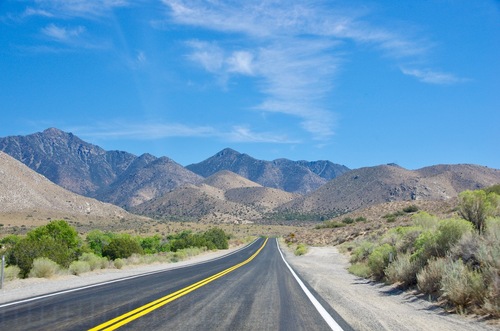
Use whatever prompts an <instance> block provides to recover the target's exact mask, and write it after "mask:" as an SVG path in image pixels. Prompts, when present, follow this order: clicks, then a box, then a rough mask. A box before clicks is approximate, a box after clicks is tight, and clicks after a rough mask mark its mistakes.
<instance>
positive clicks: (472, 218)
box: [458, 190, 500, 233]
mask: <svg viewBox="0 0 500 331" xmlns="http://www.w3.org/2000/svg"><path fill="white" fill-rule="evenodd" d="M499 206H500V196H499V195H498V194H496V193H494V192H491V193H486V192H485V191H483V190H477V191H468V190H467V191H463V192H461V193H460V194H459V195H458V212H459V213H460V216H462V217H463V218H464V219H466V220H467V221H469V222H471V223H472V224H473V225H474V227H475V228H476V230H477V231H478V232H479V233H482V232H483V231H484V226H485V222H486V219H487V218H488V217H492V216H495V215H496V214H498V212H499V211H498V207H499Z"/></svg>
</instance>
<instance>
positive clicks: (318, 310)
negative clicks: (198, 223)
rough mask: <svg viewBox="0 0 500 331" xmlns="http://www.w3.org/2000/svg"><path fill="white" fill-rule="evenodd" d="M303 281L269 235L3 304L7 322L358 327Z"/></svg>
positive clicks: (43, 326) (1, 321) (0, 309)
mask: <svg viewBox="0 0 500 331" xmlns="http://www.w3.org/2000/svg"><path fill="white" fill-rule="evenodd" d="M299 282H300V281H299ZM299 282H298V281H297V279H296V278H295V277H294V275H293V272H292V271H291V269H290V268H289V267H288V266H287V263H286V262H285V261H284V259H283V258H282V255H281V253H280V251H279V248H278V245H277V241H276V240H275V239H270V240H265V239H262V238H261V239H258V240H257V241H255V242H254V243H252V244H251V245H249V246H247V247H245V248H244V249H241V250H239V251H236V252H235V253H232V254H229V255H226V256H224V257H222V258H219V259H215V260H211V261H208V262H205V263H200V264H197V265H191V266H187V267H183V268H179V269H173V270H168V271H162V272H156V273H152V274H147V275H143V276H141V277H133V278H130V279H125V280H120V281H118V282H111V283H104V284H102V285H99V286H92V287H88V288H82V289H78V290H75V291H70V292H68V291H66V292H65V293H61V294H55V295H51V296H48V297H41V298H34V299H32V300H23V301H21V302H18V303H15V302H13V303H8V304H3V305H0V329H1V330H114V329H120V330H332V329H333V330H346V331H347V330H351V328H350V326H349V325H347V324H346V323H345V322H344V321H343V320H342V319H341V318H340V317H339V316H338V315H337V314H336V313H335V311H333V309H332V308H331V307H330V306H329V305H328V304H327V303H326V302H324V301H323V300H322V299H321V298H320V297H319V296H318V295H317V294H316V293H315V292H314V291H313V290H312V289H311V288H310V287H309V286H307V284H306V292H308V291H309V292H312V294H311V293H309V296H314V298H312V301H311V299H310V298H309V297H308V296H307V295H306V293H305V292H304V290H303V288H302V287H301V286H300V285H299ZM316 299H317V300H319V301H315V300H316Z"/></svg>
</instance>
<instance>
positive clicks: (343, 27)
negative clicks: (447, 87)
mask: <svg viewBox="0 0 500 331" xmlns="http://www.w3.org/2000/svg"><path fill="white" fill-rule="evenodd" d="M163 3H164V4H165V5H166V6H167V7H168V8H169V13H170V14H169V15H170V17H169V18H170V20H171V21H173V22H174V23H177V24H183V25H189V26H196V27H201V28H204V29H208V30H212V31H219V32H223V33H226V34H227V35H228V36H232V37H233V39H232V40H233V41H234V43H225V44H216V43H215V42H213V41H210V40H196V41H189V43H188V45H189V46H190V48H191V53H190V55H189V59H191V60H192V61H195V62H197V63H199V64H200V65H201V66H202V67H203V68H204V69H205V70H207V71H208V72H210V73H212V74H215V75H217V76H218V77H224V81H225V80H227V79H230V78H231V77H232V76H234V75H236V74H238V75H247V76H252V77H254V78H255V81H256V84H257V86H258V87H259V88H260V91H261V92H262V94H263V95H264V98H263V100H262V102H261V103H260V104H257V105H255V107H254V109H258V110H261V111H265V112H276V113H282V114H287V115H290V116H295V117H297V118H299V119H300V123H301V125H302V128H303V129H304V130H305V131H307V132H309V133H310V134H311V135H312V136H313V138H315V139H317V140H328V139H329V138H330V137H331V136H332V135H333V134H334V128H335V125H336V116H335V112H334V109H331V108H330V107H329V106H328V104H327V103H326V98H327V96H329V95H330V94H331V93H332V91H333V85H334V81H335V79H336V75H337V73H338V68H339V66H340V64H341V63H342V61H344V60H345V58H346V57H347V56H348V55H346V53H347V52H348V51H346V48H345V47H343V46H345V45H346V43H347V44H348V43H351V44H352V43H355V44H362V45H366V46H368V47H371V48H373V49H374V50H377V51H379V52H381V54H383V55H384V56H389V57H391V58H393V59H394V60H395V61H402V60H404V59H413V58H414V57H417V56H420V55H422V54H425V53H426V52H428V51H429V48H430V47H431V46H432V45H431V43H428V42H425V40H419V39H418V38H410V37H408V34H407V33H406V34H403V33H398V32H397V31H392V30H389V29H385V28H383V27H381V26H377V25H374V24H371V23H370V21H369V19H368V18H367V16H369V12H368V11H367V10H365V9H361V10H357V9H352V8H346V7H340V6H337V7H335V5H332V4H331V3H326V2H322V1H314V2H311V1H294V2H288V1H286V2H285V1H283V2H276V1H265V0H264V1H251V2H249V1H243V2H238V1H204V0H163ZM227 45H230V46H227ZM235 45H239V47H237V46H235ZM347 48H348V47H347ZM415 77H416V78H417V79H419V80H422V78H421V77H417V76H415ZM441 79H442V80H444V77H442V78H441ZM422 81H423V80H422Z"/></svg>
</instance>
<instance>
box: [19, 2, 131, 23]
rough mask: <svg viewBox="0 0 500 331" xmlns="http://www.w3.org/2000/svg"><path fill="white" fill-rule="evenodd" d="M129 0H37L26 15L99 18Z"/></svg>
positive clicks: (126, 3)
mask: <svg viewBox="0 0 500 331" xmlns="http://www.w3.org/2000/svg"><path fill="white" fill-rule="evenodd" d="M128 5H129V1H127V0H35V6H33V7H29V8H28V9H27V10H26V11H25V15H30V16H34V15H39V16H46V17H67V18H71V17H80V18H87V19H89V18H97V17H103V16H105V15H107V14H109V12H110V11H112V10H113V9H115V8H119V7H126V6H128Z"/></svg>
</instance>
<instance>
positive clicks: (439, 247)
mask: <svg viewBox="0 0 500 331" xmlns="http://www.w3.org/2000/svg"><path fill="white" fill-rule="evenodd" d="M470 232H472V226H471V224H470V223H469V222H467V221H465V220H461V219H446V220H442V221H439V223H438V225H437V231H430V230H427V231H424V232H422V233H421V234H420V235H419V236H418V238H417V240H416V241H415V252H414V253H413V256H412V258H414V259H419V260H421V261H422V262H425V261H426V260H428V259H429V258H431V257H443V256H445V255H446V253H447V252H448V251H449V249H450V248H451V246H452V245H454V244H455V243H457V242H458V241H459V240H460V239H461V238H462V236H463V235H464V234H466V233H470Z"/></svg>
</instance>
